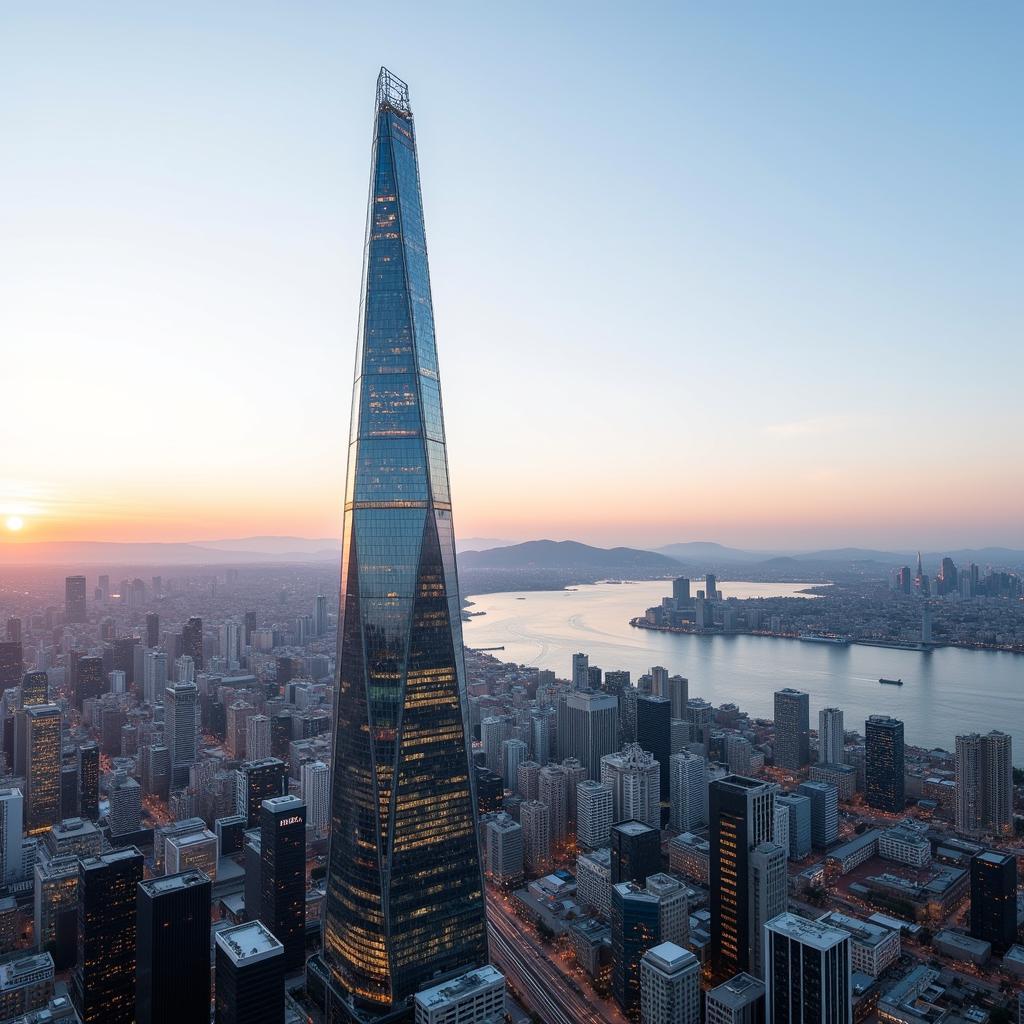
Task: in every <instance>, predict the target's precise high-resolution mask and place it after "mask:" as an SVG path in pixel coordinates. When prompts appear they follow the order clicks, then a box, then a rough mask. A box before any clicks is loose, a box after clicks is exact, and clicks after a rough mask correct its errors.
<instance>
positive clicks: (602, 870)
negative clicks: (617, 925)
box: [576, 847, 612, 918]
mask: <svg viewBox="0 0 1024 1024" xmlns="http://www.w3.org/2000/svg"><path fill="white" fill-rule="evenodd" d="M576 902H577V903H579V904H580V906H583V907H593V909H594V910H596V911H597V912H598V913H599V914H600V915H601V916H602V917H605V918H607V917H608V915H609V913H611V906H612V857H611V851H610V850H609V849H608V848H607V847H601V849H599V850H591V851H590V853H581V854H580V855H579V856H578V857H577V858H576Z"/></svg>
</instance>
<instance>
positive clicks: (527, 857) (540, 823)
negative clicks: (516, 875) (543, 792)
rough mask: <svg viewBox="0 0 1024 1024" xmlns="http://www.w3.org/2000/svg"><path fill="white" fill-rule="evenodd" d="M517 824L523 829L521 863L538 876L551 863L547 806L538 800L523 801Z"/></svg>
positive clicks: (549, 819)
mask: <svg viewBox="0 0 1024 1024" xmlns="http://www.w3.org/2000/svg"><path fill="white" fill-rule="evenodd" d="M519 823H520V825H522V827H523V861H524V862H525V864H526V870H527V871H529V872H530V873H531V874H534V875H538V874H542V873H543V872H545V871H547V869H548V866H549V865H550V863H551V817H550V814H549V812H548V805H547V804H545V803H542V802H541V801H540V800H524V801H523V802H522V803H521V804H520V805H519Z"/></svg>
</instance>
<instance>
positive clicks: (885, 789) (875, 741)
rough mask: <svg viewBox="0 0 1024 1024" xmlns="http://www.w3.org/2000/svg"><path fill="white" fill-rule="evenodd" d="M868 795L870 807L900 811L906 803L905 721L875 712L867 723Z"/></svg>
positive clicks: (865, 792) (894, 811) (865, 774)
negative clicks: (904, 767)
mask: <svg viewBox="0 0 1024 1024" xmlns="http://www.w3.org/2000/svg"><path fill="white" fill-rule="evenodd" d="M864 797H865V799H866V801H867V804H868V806H869V807H877V808H878V809H879V810H881V811H889V812H890V813H891V814H900V813H902V811H903V808H904V806H905V804H906V799H905V797H904V777H903V723H902V722H901V721H899V720H898V719H895V718H891V717H890V716H889V715H872V716H871V717H870V718H868V720H867V721H866V722H865V723H864Z"/></svg>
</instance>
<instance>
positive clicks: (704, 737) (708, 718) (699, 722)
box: [684, 697, 715, 757]
mask: <svg viewBox="0 0 1024 1024" xmlns="http://www.w3.org/2000/svg"><path fill="white" fill-rule="evenodd" d="M714 715H715V709H714V708H713V707H712V706H711V704H710V703H708V701H706V700H702V699H701V698H700V697H691V698H690V699H689V700H688V701H687V702H686V714H685V716H684V717H685V719H686V722H687V724H688V725H689V726H690V741H691V742H692V743H700V744H701V745H702V747H703V748H704V749H703V753H704V756H705V757H707V755H708V750H709V747H710V745H711V723H712V721H713V719H714Z"/></svg>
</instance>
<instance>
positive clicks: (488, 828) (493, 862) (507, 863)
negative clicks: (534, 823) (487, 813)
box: [484, 812, 524, 889]
mask: <svg viewBox="0 0 1024 1024" xmlns="http://www.w3.org/2000/svg"><path fill="white" fill-rule="evenodd" d="M484 849H485V851H486V858H485V859H486V863H487V873H488V875H489V876H490V877H491V878H492V879H493V880H494V882H495V883H496V884H498V885H500V886H501V887H502V888H506V889H507V888H511V887H512V886H514V885H518V884H520V883H521V882H522V879H523V866H524V862H523V827H522V825H520V824H519V822H518V821H516V820H515V819H514V818H513V817H512V815H511V814H505V813H503V812H502V813H500V814H496V815H494V817H492V818H491V819H490V821H488V822H487V823H486V825H485V826H484Z"/></svg>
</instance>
